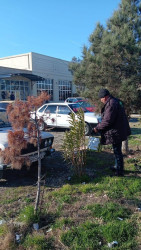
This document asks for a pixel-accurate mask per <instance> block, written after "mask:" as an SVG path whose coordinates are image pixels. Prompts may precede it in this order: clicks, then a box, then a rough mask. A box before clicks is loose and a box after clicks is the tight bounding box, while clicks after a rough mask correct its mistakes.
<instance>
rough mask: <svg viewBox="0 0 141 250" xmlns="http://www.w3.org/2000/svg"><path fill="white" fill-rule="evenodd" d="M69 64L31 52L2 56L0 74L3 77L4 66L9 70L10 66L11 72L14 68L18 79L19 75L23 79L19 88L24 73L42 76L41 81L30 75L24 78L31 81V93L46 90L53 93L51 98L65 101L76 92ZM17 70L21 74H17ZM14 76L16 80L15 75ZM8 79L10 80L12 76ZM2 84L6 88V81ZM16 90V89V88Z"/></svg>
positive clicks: (35, 93)
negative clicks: (33, 78)
mask: <svg viewBox="0 0 141 250" xmlns="http://www.w3.org/2000/svg"><path fill="white" fill-rule="evenodd" d="M68 65H69V62H68V61H65V60H61V59H57V58H53V57H49V56H45V55H41V54H38V53H34V52H30V53H26V54H21V55H16V56H9V57H5V58H0V75H1V79H2V74H1V72H3V71H2V69H4V68H7V72H8V68H9V70H10V71H9V72H10V73H11V71H12V69H13V74H16V80H17V77H18V79H19V81H20V80H21V82H20V83H19V88H22V87H20V85H21V84H22V81H23V73H26V74H31V75H36V76H39V77H42V78H44V79H40V80H39V81H33V80H32V79H30V77H29V78H28V76H27V78H25V79H24V81H25V82H26V81H28V82H29V95H37V94H38V93H39V92H40V91H42V90H46V91H47V92H48V93H49V94H50V95H51V100H52V101H55V102H58V101H63V100H64V99H66V98H67V97H68V96H72V95H73V94H74V93H75V92H76V88H75V86H74V85H73V84H72V74H71V72H70V71H69V69H68ZM15 71H16V72H15ZM17 71H18V72H19V74H17ZM12 77H13V81H14V77H15V76H12ZM21 77H22V79H21ZM3 79H4V78H3ZM8 79H9V80H10V79H11V78H8ZM0 81H1V80H0ZM5 81H6V78H5ZM1 84H3V85H2V86H3V88H4V82H3V83H2V81H1ZM13 84H14V83H13ZM17 84H18V83H17ZM24 84H26V83H24ZM10 86H12V83H10ZM10 88H11V87H10ZM1 91H2V89H1ZM10 91H12V89H10ZM14 91H16V90H15V89H14ZM15 93H16V92H15Z"/></svg>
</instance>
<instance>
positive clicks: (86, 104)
mask: <svg viewBox="0 0 141 250" xmlns="http://www.w3.org/2000/svg"><path fill="white" fill-rule="evenodd" d="M75 103H79V104H80V106H81V107H82V108H85V109H87V110H88V111H90V112H94V111H95V110H96V106H95V105H92V104H91V103H89V102H88V101H87V100H78V101H76V102H75Z"/></svg>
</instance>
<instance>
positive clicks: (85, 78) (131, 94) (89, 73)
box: [70, 0, 141, 115]
mask: <svg viewBox="0 0 141 250" xmlns="http://www.w3.org/2000/svg"><path fill="white" fill-rule="evenodd" d="M89 42H90V46H89V47H88V48H87V47H86V46H84V49H83V54H82V60H81V61H79V62H75V63H74V62H72V63H71V64H70V68H71V70H72V71H73V74H74V82H75V83H76V84H78V85H81V84H83V85H85V94H86V95H87V97H89V98H90V99H91V100H93V101H94V102H95V101H96V100H97V93H98V90H99V89H100V88H101V87H106V88H108V89H109V90H110V92H111V93H112V94H113V95H114V96H116V97H118V98H120V99H121V100H123V101H124V105H125V109H126V112H127V114H128V115H130V114H131V112H132V111H133V109H140V111H141V106H139V105H138V103H140V102H139V97H140V84H141V6H140V1H139V0H122V1H121V4H120V5H119V8H118V9H117V11H115V12H114V14H113V16H112V17H111V18H110V19H109V20H108V21H107V26H106V28H105V29H104V28H103V26H102V25H100V24H97V27H96V29H95V30H94V32H93V33H92V34H91V35H90V37H89ZM74 64H75V67H74V66H73V65H74ZM97 101H98V100H97Z"/></svg>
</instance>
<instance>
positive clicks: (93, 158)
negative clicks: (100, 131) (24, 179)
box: [0, 119, 141, 250]
mask: <svg viewBox="0 0 141 250" xmlns="http://www.w3.org/2000/svg"><path fill="white" fill-rule="evenodd" d="M131 127H132V135H131V136H130V137H129V148H130V154H129V156H128V157H127V156H125V157H124V163H125V176H124V177H115V176H114V175H113V173H112V172H111V170H109V166H112V165H113V164H114V157H113V152H112V149H111V146H108V147H103V149H102V152H89V153H88V154H87V170H88V175H85V176H83V178H77V177H76V176H73V178H71V180H70V181H68V183H67V184H65V185H63V186H62V187H58V188H57V187H56V188H48V187H45V189H44V196H43V198H42V200H41V205H40V210H39V211H38V214H36V215H34V201H35V196H36V186H28V185H26V186H20V187H16V186H15V187H14V186H13V187H2V189H1V197H0V220H6V221H7V222H9V221H11V223H12V222H13V224H12V225H13V229H12V230H11V228H10V227H9V226H8V224H7V223H6V224H2V225H0V246H1V250H4V249H11V250H12V249H17V250H19V249H22V250H28V249H38V250H40V249H41V250H44V249H52V250H54V249H62V250H63V249H70V250H72V249H73V250H77V249H79V250H80V249H81V250H87V249H90V250H93V249H95V250H98V249H102V250H105V249H109V247H108V243H111V242H113V241H117V245H116V246H115V247H114V248H115V249H118V250H122V249H123V250H125V249H127V250H130V249H134V250H138V249H140V248H141V211H140V208H141V169H140V166H141V119H138V122H135V123H134V122H133V121H132V123H131ZM89 171H91V173H92V175H90V176H89ZM20 222H24V223H23V226H22V224H20ZM36 222H38V223H39V228H40V229H39V230H38V231H35V230H34V229H33V223H36ZM19 224H20V226H19ZM16 233H18V234H20V235H21V241H20V242H19V243H17V242H15V234H16Z"/></svg>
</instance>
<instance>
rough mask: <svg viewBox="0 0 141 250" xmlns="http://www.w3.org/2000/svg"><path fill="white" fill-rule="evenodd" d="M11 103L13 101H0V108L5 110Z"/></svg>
mask: <svg viewBox="0 0 141 250" xmlns="http://www.w3.org/2000/svg"><path fill="white" fill-rule="evenodd" d="M13 102H14V101H0V108H4V109H7V106H8V105H9V104H11V103H13Z"/></svg>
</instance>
